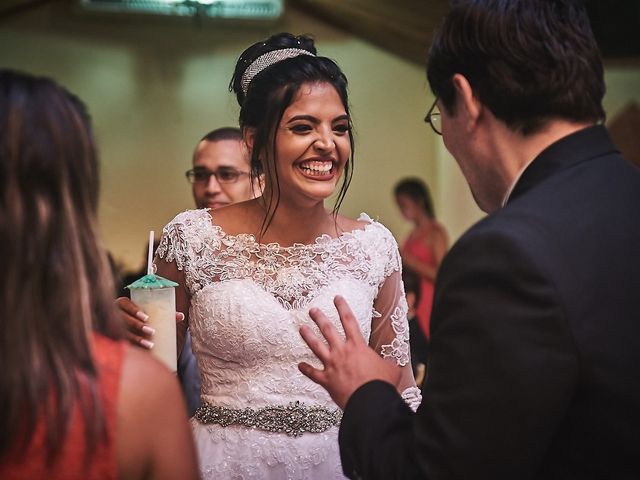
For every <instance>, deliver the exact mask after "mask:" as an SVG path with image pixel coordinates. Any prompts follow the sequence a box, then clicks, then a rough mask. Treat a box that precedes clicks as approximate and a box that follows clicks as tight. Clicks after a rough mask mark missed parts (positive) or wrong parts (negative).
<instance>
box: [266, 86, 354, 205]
mask: <svg viewBox="0 0 640 480" xmlns="http://www.w3.org/2000/svg"><path fill="white" fill-rule="evenodd" d="M275 141H276V148H275V153H276V166H277V169H278V180H277V181H278V183H279V185H280V193H281V199H282V200H285V199H291V200H293V201H295V202H304V203H308V202H315V203H317V202H319V201H320V202H321V201H324V200H325V199H326V198H327V197H329V196H330V195H331V194H333V193H334V191H335V189H336V186H337V184H338V181H339V180H340V177H341V176H342V173H343V171H344V167H345V164H346V163H347V161H348V159H349V156H350V155H351V143H350V141H351V126H350V121H349V116H348V115H347V113H346V110H345V107H344V105H343V103H342V100H341V98H340V95H339V94H338V92H337V91H336V89H335V88H334V87H333V86H332V85H331V84H329V83H322V82H316V83H305V84H303V85H302V86H301V87H300V89H299V90H298V92H297V93H296V95H295V96H294V98H293V101H292V102H291V104H290V105H289V106H288V107H287V108H286V110H285V111H284V114H283V115H282V119H281V121H280V124H279V125H278V129H277V132H276V136H275Z"/></svg>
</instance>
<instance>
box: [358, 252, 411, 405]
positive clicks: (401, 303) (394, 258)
mask: <svg viewBox="0 0 640 480" xmlns="http://www.w3.org/2000/svg"><path fill="white" fill-rule="evenodd" d="M386 258H387V259H388V262H387V266H386V267H385V279H384V280H383V282H382V285H381V286H380V289H379V290H378V295H377V297H376V299H375V301H374V304H373V307H374V312H373V319H372V324H371V336H370V338H369V345H370V346H371V347H372V348H373V349H375V350H376V351H377V352H378V353H380V355H381V356H382V357H383V358H385V359H389V360H392V361H394V362H396V364H398V365H399V366H400V367H402V379H401V383H400V386H399V391H400V392H401V394H402V398H404V400H405V402H407V404H408V405H409V407H411V409H412V410H413V411H415V410H416V409H417V408H418V406H419V405H420V402H421V401H422V395H421V394H420V390H419V389H418V388H417V387H416V382H415V379H414V378H413V371H412V370H411V358H410V352H409V323H408V321H407V310H408V307H407V300H406V298H405V295H404V286H403V284H402V277H401V269H400V255H399V252H398V249H397V246H395V244H394V247H393V249H392V251H391V252H387V256H386Z"/></svg>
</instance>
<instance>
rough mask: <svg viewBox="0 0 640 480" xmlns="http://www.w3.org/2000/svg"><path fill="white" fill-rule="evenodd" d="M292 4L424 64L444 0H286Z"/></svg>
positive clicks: (444, 6)
mask: <svg viewBox="0 0 640 480" xmlns="http://www.w3.org/2000/svg"><path fill="white" fill-rule="evenodd" d="M287 8H295V9H298V10H301V11H304V12H306V13H308V14H311V15H313V16H315V17H317V18H320V19H322V20H324V21H326V22H328V23H330V24H332V25H335V26H337V27H338V28H341V29H342V30H346V31H348V32H350V33H353V34H354V35H357V36H359V37H361V38H364V39H365V40H367V41H369V42H371V43H373V44H374V45H377V46H379V47H381V48H384V49H386V50H389V51H391V52H393V53H395V54H397V55H399V56H401V57H403V58H405V59H407V60H410V61H412V62H415V63H418V64H420V65H424V63H425V59H426V57H427V52H428V50H429V45H430V42H431V38H432V36H433V31H434V29H435V28H436V27H437V26H438V25H439V24H440V22H441V21H442V18H443V17H444V15H445V14H446V12H447V9H448V1H447V0H394V1H393V2H390V1H389V0H290V1H289V2H288V3H287Z"/></svg>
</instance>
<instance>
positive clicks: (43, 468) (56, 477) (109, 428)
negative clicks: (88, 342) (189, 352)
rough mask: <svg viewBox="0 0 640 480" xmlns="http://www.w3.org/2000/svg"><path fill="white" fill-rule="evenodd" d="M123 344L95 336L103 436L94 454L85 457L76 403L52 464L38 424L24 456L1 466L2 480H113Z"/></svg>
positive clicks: (10, 458) (11, 457) (11, 458)
mask: <svg viewBox="0 0 640 480" xmlns="http://www.w3.org/2000/svg"><path fill="white" fill-rule="evenodd" d="M124 349H125V344H124V342H122V341H114V340H111V339H108V338H106V337H103V336H101V335H98V334H96V335H94V356H95V361H96V364H97V368H98V372H99V383H98V387H99V389H100V397H101V400H102V409H103V412H104V419H105V427H106V435H105V440H104V441H100V440H99V441H98V445H97V446H96V449H95V451H94V453H93V455H92V456H91V457H90V458H89V459H88V460H87V458H86V448H87V445H86V440H85V431H84V430H85V429H84V427H85V422H84V419H83V416H82V414H81V412H80V407H79V405H78V404H77V403H76V405H74V407H73V408H72V411H71V422H70V427H69V431H68V434H67V436H66V437H65V438H64V444H63V446H62V448H61V450H60V453H59V454H58V456H57V457H56V458H55V460H54V462H53V463H52V464H51V465H47V462H46V448H45V438H46V432H45V423H44V420H43V419H42V418H41V419H39V421H38V424H37V426H36V429H35V432H34V435H33V437H32V439H31V442H30V444H29V446H28V448H27V450H26V453H25V454H24V455H20V456H19V457H18V456H17V455H11V454H10V455H9V456H8V457H7V459H6V460H5V461H4V462H2V463H0V478H1V479H2V480H18V479H19V480H34V479H47V480H63V479H64V480H75V479H78V480H80V479H82V480H111V479H113V480H116V479H117V478H118V462H117V456H116V446H115V429H116V404H117V400H118V386H119V384H120V373H121V368H122V359H123V355H124V351H125V350H124Z"/></svg>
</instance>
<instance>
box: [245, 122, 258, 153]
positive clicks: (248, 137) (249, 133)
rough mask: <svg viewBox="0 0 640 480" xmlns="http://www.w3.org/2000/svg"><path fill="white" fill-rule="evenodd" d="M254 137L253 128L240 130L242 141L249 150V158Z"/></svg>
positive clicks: (254, 130)
mask: <svg viewBox="0 0 640 480" xmlns="http://www.w3.org/2000/svg"><path fill="white" fill-rule="evenodd" d="M255 136H256V129H255V128H253V127H244V128H243V129H242V138H243V139H244V143H245V145H246V146H247V149H248V150H249V158H251V155H252V154H253V141H254V139H255Z"/></svg>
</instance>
